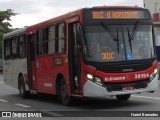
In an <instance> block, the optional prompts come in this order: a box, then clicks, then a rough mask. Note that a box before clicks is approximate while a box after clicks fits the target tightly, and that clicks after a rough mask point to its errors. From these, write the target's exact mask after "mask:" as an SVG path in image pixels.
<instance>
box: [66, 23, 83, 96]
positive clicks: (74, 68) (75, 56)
mask: <svg viewBox="0 0 160 120" xmlns="http://www.w3.org/2000/svg"><path fill="white" fill-rule="evenodd" d="M79 26H80V24H79V22H73V23H69V24H68V42H69V43H68V54H69V60H68V61H69V73H70V84H71V93H72V94H79V95H80V94H81V79H80V71H81V61H80V60H81V59H80V43H79V42H78V39H77V38H78V37H79V38H80V36H78V34H77V33H78V32H79Z"/></svg>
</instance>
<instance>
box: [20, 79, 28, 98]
mask: <svg viewBox="0 0 160 120" xmlns="http://www.w3.org/2000/svg"><path fill="white" fill-rule="evenodd" d="M19 79H20V82H19V94H20V96H21V98H23V99H24V98H28V97H29V92H28V91H26V89H25V84H24V79H23V77H22V76H20V78H19Z"/></svg>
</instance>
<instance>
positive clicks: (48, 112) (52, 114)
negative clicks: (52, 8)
mask: <svg viewBox="0 0 160 120" xmlns="http://www.w3.org/2000/svg"><path fill="white" fill-rule="evenodd" d="M41 112H43V113H45V114H48V115H51V116H53V117H62V116H64V115H62V114H59V113H55V112H50V111H47V110H44V111H41ZM57 112H58V111H57Z"/></svg>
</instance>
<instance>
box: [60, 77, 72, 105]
mask: <svg viewBox="0 0 160 120" xmlns="http://www.w3.org/2000/svg"><path fill="white" fill-rule="evenodd" d="M60 100H61V102H62V103H63V104H64V105H71V97H70V96H68V89H67V84H66V82H65V80H64V78H62V79H61V82H60Z"/></svg>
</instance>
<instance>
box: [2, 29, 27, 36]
mask: <svg viewBox="0 0 160 120" xmlns="http://www.w3.org/2000/svg"><path fill="white" fill-rule="evenodd" d="M26 29H27V27H24V28H21V29H19V30H15V31H13V32H10V33H7V34H4V36H3V38H7V37H12V36H15V35H19V34H22V33H25V32H26Z"/></svg>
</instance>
